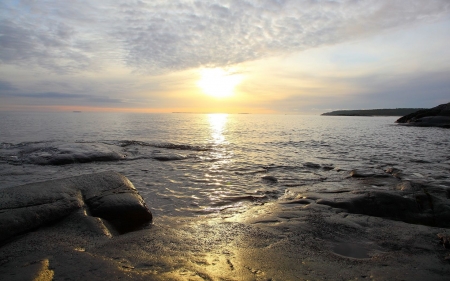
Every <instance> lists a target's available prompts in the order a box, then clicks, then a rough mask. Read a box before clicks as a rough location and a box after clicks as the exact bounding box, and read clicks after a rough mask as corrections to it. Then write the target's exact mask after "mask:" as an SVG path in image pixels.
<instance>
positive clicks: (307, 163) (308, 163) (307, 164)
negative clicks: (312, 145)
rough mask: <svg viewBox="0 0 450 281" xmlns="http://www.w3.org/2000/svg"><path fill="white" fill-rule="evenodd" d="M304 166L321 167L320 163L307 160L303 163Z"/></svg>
mask: <svg viewBox="0 0 450 281" xmlns="http://www.w3.org/2000/svg"><path fill="white" fill-rule="evenodd" d="M303 166H305V167H306V168H311V169H319V168H320V165H319V164H316V163H312V162H306V163H304V164H303Z"/></svg>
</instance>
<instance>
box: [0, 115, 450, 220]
mask: <svg viewBox="0 0 450 281" xmlns="http://www.w3.org/2000/svg"><path fill="white" fill-rule="evenodd" d="M396 118H397V117H337V116H302V115H254V114H126V113H85V112H81V113H77V112H73V113H72V112H69V113H18V112H2V113H0V120H1V121H0V188H4V187H10V186H16V185H22V184H26V183H31V182H38V181H46V180H52V179H58V178H64V177H69V176H76V175H81V174H88V173H95V172H102V171H107V170H113V171H117V172H120V173H122V174H123V175H125V176H127V177H128V178H129V179H130V180H131V181H132V182H133V184H134V185H135V187H136V188H137V189H138V190H139V192H140V193H141V195H142V196H143V197H144V199H145V201H146V202H147V205H148V206H149V208H150V209H151V210H152V212H153V213H154V214H155V215H156V216H164V215H167V216H198V215H205V214H206V215H214V214H217V213H221V212H224V211H225V210H227V211H229V210H232V211H233V210H239V209H241V208H245V207H246V206H250V205H254V204H264V203H265V202H270V201H276V200H282V199H283V198H284V197H285V196H286V194H287V193H289V190H290V189H292V188H295V187H298V186H313V185H314V184H315V183H318V182H329V183H332V184H339V182H340V181H341V180H342V179H343V178H345V177H346V176H348V173H349V172H350V171H352V170H358V171H362V172H376V173H384V172H385V171H386V170H387V169H389V168H395V169H398V170H400V171H401V173H402V177H403V178H404V179H407V180H409V179H410V180H416V181H426V182H428V183H432V184H435V185H441V186H446V187H450V130H448V129H442V128H419V127H409V126H401V125H397V124H395V123H394V122H395V120H396Z"/></svg>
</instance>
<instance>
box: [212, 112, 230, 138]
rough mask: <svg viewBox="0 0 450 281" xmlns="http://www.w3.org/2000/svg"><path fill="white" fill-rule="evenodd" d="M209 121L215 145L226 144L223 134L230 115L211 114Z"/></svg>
mask: <svg viewBox="0 0 450 281" xmlns="http://www.w3.org/2000/svg"><path fill="white" fill-rule="evenodd" d="M208 119H209V126H210V130H211V139H212V142H213V143H214V145H221V144H226V139H225V136H224V134H223V133H224V131H225V125H226V124H227V121H228V114H209V115H208Z"/></svg>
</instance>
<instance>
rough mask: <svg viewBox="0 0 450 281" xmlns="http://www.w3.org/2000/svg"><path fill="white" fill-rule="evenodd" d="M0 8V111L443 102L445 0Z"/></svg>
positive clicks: (296, 110) (217, 0)
mask: <svg viewBox="0 0 450 281" xmlns="http://www.w3.org/2000/svg"><path fill="white" fill-rule="evenodd" d="M386 11H389V12H386ZM0 17H1V19H2V21H1V22H0V49H1V52H0V111H29V110H31V111H71V110H72V109H73V108H76V109H74V110H82V111H96V112H110V111H113V112H154V113H161V112H173V111H180V112H202V113H205V112H207V113H208V112H215V113H217V112H227V113H235V112H249V113H268V112H269V113H280V114H285V113H288V114H321V113H323V112H327V111H331V110H335V109H365V108H366V109H367V108H404V107H411V108H422V107H433V106H435V105H436V104H441V103H445V102H448V89H449V87H450V80H449V79H448V77H450V68H449V65H450V48H448V46H449V45H450V36H448V31H449V30H450V4H449V1H448V0H433V1H431V2H430V1H423V0H410V1H392V0H379V1H370V0H364V1H352V0H342V1H325V0H324V1H322V0H320V1H297V0H283V1H278V0H277V1H275V0H268V1H249V0H242V1H221V0H210V1H206V0H205V1H203V0H200V1H194V2H192V1H190V0H173V1H159V0H154V1H149V0H142V1H131V2H129V1H127V3H126V4H124V3H122V2H121V1H117V0H111V1H108V4H104V3H103V2H102V1H100V2H99V1H94V2H93V1H86V0H80V1H76V2H74V3H72V2H71V4H67V3H66V2H64V1H55V0H48V1H14V0H4V1H0Z"/></svg>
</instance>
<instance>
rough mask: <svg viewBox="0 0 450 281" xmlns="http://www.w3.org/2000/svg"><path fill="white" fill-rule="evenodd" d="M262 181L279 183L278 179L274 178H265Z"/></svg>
mask: <svg viewBox="0 0 450 281" xmlns="http://www.w3.org/2000/svg"><path fill="white" fill-rule="evenodd" d="M261 179H262V180H264V181H269V182H273V183H275V182H278V179H277V178H276V177H274V176H264V177H261Z"/></svg>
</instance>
